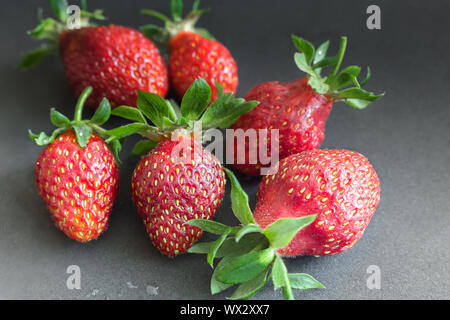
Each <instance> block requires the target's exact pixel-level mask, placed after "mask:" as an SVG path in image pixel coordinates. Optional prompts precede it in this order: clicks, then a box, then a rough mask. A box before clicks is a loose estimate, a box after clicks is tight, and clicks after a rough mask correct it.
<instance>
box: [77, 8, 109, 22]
mask: <svg viewBox="0 0 450 320" xmlns="http://www.w3.org/2000/svg"><path fill="white" fill-rule="evenodd" d="M80 14H81V17H83V18H89V19H95V20H106V17H105V16H104V15H103V10H101V9H96V10H94V11H93V12H88V11H86V10H81V11H80Z"/></svg>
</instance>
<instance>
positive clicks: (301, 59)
mask: <svg viewBox="0 0 450 320" xmlns="http://www.w3.org/2000/svg"><path fill="white" fill-rule="evenodd" d="M294 61H295V64H296V65H297V67H298V68H299V69H300V70H302V71H303V72H305V73H307V74H309V75H312V76H318V75H317V74H316V72H315V71H314V69H313V67H311V66H310V65H309V63H308V62H307V61H306V58H305V54H303V53H298V52H296V53H295V55H294Z"/></svg>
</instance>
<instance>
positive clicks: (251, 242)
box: [216, 233, 269, 258]
mask: <svg viewBox="0 0 450 320" xmlns="http://www.w3.org/2000/svg"><path fill="white" fill-rule="evenodd" d="M261 245H263V248H264V249H265V248H267V247H268V246H269V243H268V241H267V239H266V237H265V236H264V235H263V234H260V233H248V234H246V235H245V236H243V237H242V238H241V241H239V242H236V240H235V238H232V237H228V239H226V240H225V241H224V243H223V244H222V246H221V247H220V249H219V250H218V251H217V254H216V257H217V258H221V257H225V256H230V255H234V256H240V255H243V254H245V253H248V252H249V251H250V250H252V249H254V248H255V247H256V246H258V247H259V246H261Z"/></svg>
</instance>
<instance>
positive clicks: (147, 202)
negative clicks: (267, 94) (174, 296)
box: [107, 78, 257, 257]
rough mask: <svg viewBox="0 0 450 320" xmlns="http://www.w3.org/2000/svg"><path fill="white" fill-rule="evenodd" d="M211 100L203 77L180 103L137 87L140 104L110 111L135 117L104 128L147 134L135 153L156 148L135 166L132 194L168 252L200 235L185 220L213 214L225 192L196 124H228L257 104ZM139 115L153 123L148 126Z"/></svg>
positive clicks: (205, 126)
mask: <svg viewBox="0 0 450 320" xmlns="http://www.w3.org/2000/svg"><path fill="white" fill-rule="evenodd" d="M210 100H211V89H210V87H209V85H208V83H207V82H206V81H205V80H203V79H201V78H200V79H198V80H195V81H194V82H193V84H192V85H191V87H190V88H189V89H188V90H187V92H186V94H185V95H184V98H183V101H182V102H181V108H178V106H177V105H175V104H174V103H171V102H169V101H166V100H164V99H162V98H161V97H159V96H157V95H154V94H151V93H147V92H139V95H138V99H137V107H138V109H134V108H130V107H118V108H116V109H114V110H113V114H115V115H117V116H122V117H124V118H126V119H130V120H135V121H137V122H136V123H131V124H128V125H125V126H123V127H120V128H116V129H113V130H110V131H107V133H108V134H110V135H113V136H115V137H117V138H122V137H125V136H128V135H130V134H134V133H138V134H140V135H142V136H144V137H145V138H148V139H150V141H149V140H142V141H140V142H138V144H137V145H136V147H135V149H134V152H133V153H135V154H144V153H145V152H147V151H148V150H150V149H152V148H154V149H153V150H152V151H150V152H149V153H148V154H147V155H146V156H145V157H143V158H142V159H141V161H140V162H139V164H138V165H137V167H136V169H135V170H134V173H133V179H132V193H133V194H132V195H133V201H134V203H135V205H136V207H137V209H138V212H139V215H140V216H141V218H142V219H143V221H144V224H145V226H146V230H147V233H148V235H149V237H150V239H151V240H152V242H153V244H154V245H155V247H156V248H157V249H158V250H159V251H160V252H161V253H163V254H165V255H167V256H169V257H175V256H177V255H178V254H180V253H183V252H185V251H186V250H187V249H189V248H190V247H191V246H192V244H193V243H194V242H195V241H196V240H197V239H198V238H199V237H200V236H201V230H200V229H198V228H196V227H191V226H185V225H184V223H185V222H187V221H189V220H191V219H197V218H202V219H211V218H212V217H213V216H214V214H215V213H216V211H217V208H218V207H219V205H220V203H221V201H222V198H223V194H224V187H225V179H224V173H223V170H222V167H221V165H220V163H219V161H218V160H217V159H216V157H215V156H214V155H212V154H211V153H210V152H209V151H207V150H206V149H204V148H203V147H202V145H201V144H200V143H199V142H198V141H197V138H198V135H199V134H200V132H198V131H196V130H195V129H196V128H197V126H198V124H200V125H201V126H202V128H203V129H209V128H212V127H218V128H224V127H227V126H229V125H230V124H232V123H233V122H234V121H236V119H237V118H239V116H240V115H242V114H243V113H244V112H248V111H249V110H251V109H252V108H254V107H255V106H256V105H257V102H256V101H250V102H246V101H245V100H244V99H235V98H234V97H233V94H232V93H227V94H224V95H221V96H219V97H218V99H217V100H216V101H214V102H213V103H212V104H211V105H209V104H210ZM208 105H209V107H208ZM207 107H208V108H207ZM205 110H206V111H205ZM143 115H145V116H146V117H148V118H149V119H150V120H151V122H152V123H154V124H155V126H156V127H153V126H150V125H148V124H147V121H146V119H145V117H144V116H143Z"/></svg>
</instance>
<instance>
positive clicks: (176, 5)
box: [170, 0, 183, 21]
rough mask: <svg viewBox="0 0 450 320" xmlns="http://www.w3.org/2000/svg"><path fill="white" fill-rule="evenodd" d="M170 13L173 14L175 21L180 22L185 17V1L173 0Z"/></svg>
mask: <svg viewBox="0 0 450 320" xmlns="http://www.w3.org/2000/svg"><path fill="white" fill-rule="evenodd" d="M170 12H171V13H172V17H173V20H175V21H180V20H181V19H182V17H183V1H182V0H171V1H170Z"/></svg>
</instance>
